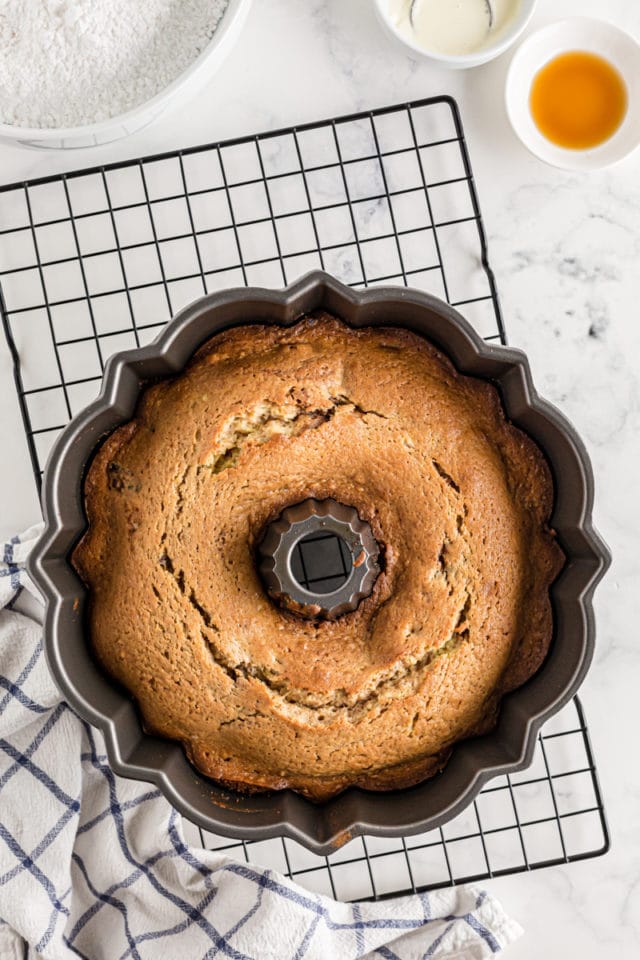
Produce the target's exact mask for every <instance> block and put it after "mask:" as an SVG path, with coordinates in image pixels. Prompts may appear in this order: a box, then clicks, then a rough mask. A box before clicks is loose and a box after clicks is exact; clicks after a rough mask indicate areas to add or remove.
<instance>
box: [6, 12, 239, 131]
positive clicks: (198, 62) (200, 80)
mask: <svg viewBox="0 0 640 960" xmlns="http://www.w3.org/2000/svg"><path fill="white" fill-rule="evenodd" d="M250 5H251V0H229V5H228V7H227V9H226V10H225V12H224V15H223V17H222V20H221V21H220V23H219V24H218V27H217V29H216V32H215V33H214V35H213V37H212V38H211V41H210V43H209V44H208V45H207V46H206V47H205V49H204V50H203V51H202V53H201V54H200V55H199V56H198V57H197V58H196V59H195V60H194V61H193V63H192V64H191V66H190V67H188V69H187V70H185V71H184V73H181V74H180V76H178V77H176V79H175V80H174V81H173V82H172V83H170V84H169V86H168V87H166V88H165V89H164V90H161V91H160V92H159V93H157V94H156V96H155V97H152V99H151V100H147V101H146V102H145V103H141V104H140V105H139V106H137V107H134V108H133V109H132V110H128V111H127V112H126V113H121V114H120V115H119V116H116V117H110V118H109V119H108V120H103V121H101V122H100V123H90V124H86V125H84V126H81V127H64V128H63V127H58V128H52V127H50V128H44V129H40V128H38V127H33V128H31V127H16V126H13V125H12V124H9V123H0V140H9V141H11V142H13V143H19V144H22V145H23V146H26V147H51V148H56V149H69V148H71V149H77V148H79V147H95V146H98V145H99V144H101V143H110V142H111V141H112V140H119V139H120V138H121V137H126V136H128V135H129V134H130V133H135V131H136V130H141V129H142V128H143V127H146V126H147V125H148V124H149V123H151V122H152V120H155V119H156V117H157V116H159V114H161V113H162V111H163V110H165V109H166V107H168V106H169V104H170V103H173V102H174V101H175V100H176V99H178V97H182V98H184V99H186V98H187V97H189V96H190V95H191V94H193V93H194V92H196V91H197V90H198V89H200V87H202V86H203V84H204V83H206V81H207V80H209V79H210V78H211V77H212V76H213V74H214V72H215V71H216V70H217V69H218V67H219V66H220V64H221V63H222V61H223V60H224V58H225V57H226V55H227V53H228V52H229V51H230V50H231V47H232V46H233V44H234V42H235V40H236V38H237V36H238V34H239V33H240V29H241V27H242V25H243V24H244V22H245V20H246V17H247V14H248V12H249V7H250Z"/></svg>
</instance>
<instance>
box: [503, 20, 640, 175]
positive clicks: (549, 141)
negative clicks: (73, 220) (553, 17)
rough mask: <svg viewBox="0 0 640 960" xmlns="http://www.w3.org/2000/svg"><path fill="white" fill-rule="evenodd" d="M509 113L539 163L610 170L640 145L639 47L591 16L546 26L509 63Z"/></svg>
mask: <svg viewBox="0 0 640 960" xmlns="http://www.w3.org/2000/svg"><path fill="white" fill-rule="evenodd" d="M576 54H577V55H585V56H582V58H580V57H576V56H575V55H576ZM602 61H604V64H603V63H602ZM572 64H573V66H572ZM572 70H574V75H573V76H571V71H572ZM506 107H507V114H508V116H509V120H510V121H511V125H512V127H513V129H514V130H515V132H516V134H517V135H518V137H519V138H520V140H521V141H522V143H523V144H524V145H525V147H527V149H528V150H530V151H531V153H533V154H534V155H535V156H536V157H539V159H541V160H544V161H545V162H546V163H549V164H552V165H553V166H556V167H562V168H564V169H566V170H584V171H587V170H598V169H601V168H603V167H608V166H610V165H611V164H613V163H616V162H617V161H619V160H622V159H623V157H626V156H627V155H628V154H630V153H631V152H632V151H633V150H635V148H636V147H637V146H638V145H639V144H640V45H639V44H638V42H637V41H636V40H635V39H634V38H633V37H632V36H630V35H629V34H628V33H625V32H624V30H621V29H620V28H619V27H616V26H614V25H613V24H611V23H607V22H606V21H604V20H594V19H591V18H589V17H572V18H570V19H568V20H561V21H559V22H558V23H552V24H550V25H549V26H547V27H543V28H542V29H541V30H538V31H537V32H536V33H534V34H532V35H531V36H530V37H528V38H527V40H525V41H524V43H523V44H522V45H521V46H520V48H519V49H518V50H517V52H516V53H515V55H514V57H513V59H512V61H511V65H510V67H509V72H508V75H507V84H506Z"/></svg>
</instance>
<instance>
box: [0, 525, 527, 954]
mask: <svg viewBox="0 0 640 960" xmlns="http://www.w3.org/2000/svg"><path fill="white" fill-rule="evenodd" d="M38 532H39V530H38V528H33V529H32V530H29V531H28V532H27V533H26V534H25V535H24V536H23V537H14V539H13V540H12V541H11V542H10V543H7V544H5V546H4V551H3V554H2V559H1V560H0V920H1V921H4V925H3V924H2V923H0V957H1V958H5V957H14V956H15V957H18V956H19V954H18V952H17V949H16V947H15V942H16V938H15V936H14V932H17V933H18V934H19V935H20V936H21V937H23V938H24V940H25V941H27V943H28V944H29V945H30V949H31V950H33V951H35V953H37V955H38V956H41V957H44V958H50V960H64V958H70V957H84V958H88V960H128V958H131V960H147V958H149V960H150V958H153V960H173V958H176V960H178V958H180V960H182V958H184V957H189V958H190V960H195V958H202V960H209V958H213V957H227V958H231V960H302V958H304V960H329V958H331V960H355V958H368V960H372V958H374V957H375V958H378V957H381V958H386V960H418V958H419V960H424V958H427V957H429V958H434V960H435V958H442V957H447V958H456V960H479V958H483V957H490V956H493V954H496V953H499V952H500V951H501V950H502V948H503V947H505V946H506V945H507V944H509V943H510V942H511V941H513V940H514V939H515V938H516V937H518V936H519V935H520V933H521V930H520V928H519V926H518V925H517V924H516V923H515V922H514V921H513V920H511V919H509V918H508V917H507V916H506V915H505V913H504V912H503V910H502V908H501V906H500V905H499V904H498V903H497V902H496V901H495V900H493V899H492V898H491V897H490V896H488V895H487V894H485V893H483V892H479V891H477V890H475V889H473V888H471V887H464V888H458V889H447V890H441V891H437V892H431V893H424V894H420V895H416V896H410V897H403V898H397V899H395V900H386V901H384V902H381V903H367V902H363V903H350V904H345V903H338V902H336V901H334V900H331V899H329V898H328V897H322V896H319V895H317V894H315V893H308V892H307V891H305V890H303V889H302V888H301V887H299V886H297V885H296V884H295V883H293V882H292V881H290V880H288V879H287V878H285V877H283V876H281V875H279V874H278V873H275V872H274V871H272V870H267V869H263V868H260V867H255V866H253V865H250V864H245V863H238V862H236V861H234V860H231V859H229V858H228V857H224V856H221V855H220V854H218V853H216V852H212V851H208V850H203V849H198V848H195V847H189V846H187V845H186V844H185V842H184V838H183V834H182V827H181V818H180V816H179V815H178V814H177V813H176V812H175V810H173V809H172V808H171V807H170V806H169V804H168V803H167V801H166V800H165V799H164V798H163V797H162V796H161V795H160V793H159V792H158V791H157V790H155V789H153V788H152V787H150V786H149V785H148V784H143V783H137V782H134V781H131V780H124V779H121V778H120V777H117V776H116V775H115V774H114V773H113V771H112V770H111V769H110V767H109V763H108V760H107V757H106V754H105V747H104V741H103V739H102V736H101V735H100V733H98V732H97V731H96V730H94V729H92V728H91V727H90V726H89V725H88V724H87V723H85V722H84V721H83V720H80V719H79V718H78V717H77V716H76V714H75V713H73V711H72V710H71V709H70V708H69V707H67V706H66V704H65V703H63V702H62V700H61V696H60V694H59V692H58V690H57V689H56V687H55V686H54V684H53V681H52V679H51V677H50V674H49V671H48V670H47V667H46V663H45V660H44V657H43V651H42V635H41V633H42V632H41V628H40V626H39V625H38V624H37V623H36V622H35V621H34V620H31V619H29V618H28V617H26V616H24V615H23V614H21V613H18V612H16V611H15V610H12V609H11V606H12V605H13V603H14V602H15V599H16V596H17V594H18V593H19V591H20V590H21V588H22V587H23V586H26V587H27V589H29V590H31V591H32V590H33V587H32V585H31V584H30V583H29V582H28V578H27V576H26V573H25V570H24V563H25V560H26V557H27V556H28V552H29V549H30V546H31V544H32V542H33V541H34V539H35V537H36V536H37V534H38ZM1 550H2V547H1V546H0V551H1ZM29 956H30V957H31V956H33V953H31V952H29Z"/></svg>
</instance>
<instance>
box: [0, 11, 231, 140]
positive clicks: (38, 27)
mask: <svg viewBox="0 0 640 960" xmlns="http://www.w3.org/2000/svg"><path fill="white" fill-rule="evenodd" d="M227 4H228V0H0V122H3V123H9V124H14V125H16V126H21V127H38V128H46V127H74V126H79V125H81V124H85V123H94V122H96V121H100V120H107V119H109V118H111V117H114V116H116V115H117V114H120V113H124V112H125V111H126V110H130V109H132V108H133V107H136V106H138V105H139V104H141V103H144V102H145V101H146V100H149V99H150V98H151V97H153V96H155V94H157V93H159V92H160V91H161V90H163V89H164V88H165V87H167V86H168V85H169V84H170V83H171V82H172V81H173V80H175V79H176V77H178V76H179V75H180V74H181V73H182V72H183V71H184V70H185V69H186V68H187V67H188V66H190V64H192V63H193V61H194V60H195V58H196V57H197V56H198V54H199V53H200V52H201V51H202V50H204V48H205V47H206V46H207V44H208V43H209V41H210V40H211V37H212V36H213V34H214V33H215V31H216V28H217V26H218V24H219V22H220V19H221V18H222V16H223V14H224V12H225V10H226V7H227Z"/></svg>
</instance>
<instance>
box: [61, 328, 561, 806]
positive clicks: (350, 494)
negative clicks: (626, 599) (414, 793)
mask: <svg viewBox="0 0 640 960" xmlns="http://www.w3.org/2000/svg"><path fill="white" fill-rule="evenodd" d="M84 490H85V501H86V512H87V520H88V527H87V531H86V533H85V535H84V537H83V539H82V540H81V542H80V543H79V545H78V546H77V547H76V549H75V552H74V554H73V563H74V565H75V567H76V569H77V570H78V572H79V573H80V575H81V577H82V578H83V580H84V581H85V583H86V584H87V586H88V588H89V600H90V602H89V612H88V628H89V634H90V642H91V644H92V647H93V650H94V651H95V654H96V656H97V658H98V659H99V661H100V663H101V664H102V665H103V666H104V668H105V670H106V671H108V673H109V674H110V675H111V676H113V677H114V678H116V680H118V681H119V682H120V683H121V684H123V685H124V686H125V687H126V688H127V689H128V690H129V691H130V693H131V694H132V696H133V697H134V698H135V699H136V701H137V702H138V704H139V707H140V711H141V714H142V718H143V723H144V726H145V729H146V730H148V731H150V732H153V733H155V734H159V735H161V736H164V737H170V738H175V739H177V740H180V741H182V743H183V744H184V746H185V749H186V751H187V754H188V756H189V758H190V759H191V761H192V763H193V764H194V765H195V766H196V767H197V768H198V770H200V771H201V772H202V773H204V774H206V775H208V776H209V777H212V778H214V779H215V780H216V781H219V782H221V783H223V784H225V785H228V786H231V787H233V788H236V789H238V790H244V791H253V790H261V789H276V790H279V789H283V788H287V787H288V788H291V789H292V790H295V791H298V792H299V793H302V794H304V795H305V796H307V797H310V798H312V799H314V800H324V799H327V798H329V797H331V796H332V795H334V794H336V793H338V792H339V791H341V790H343V789H345V788H346V787H348V786H351V785H358V786H360V787H363V788H366V789H371V790H388V789H392V788H398V787H404V786H408V785H411V784H415V783H417V782H419V781H421V780H424V779H425V778H427V777H429V776H431V775H433V774H434V773H436V772H437V771H438V770H440V769H441V768H442V767H443V765H444V764H445V763H446V760H447V758H448V756H449V754H450V752H451V749H452V746H453V745H454V744H455V743H456V742H457V741H459V740H460V739H462V738H464V737H468V736H470V735H474V734H478V733H482V732H484V731H487V730H488V729H490V728H491V727H492V725H494V724H495V722H496V718H497V711H498V707H499V702H500V698H501V697H502V696H503V695H504V694H505V693H506V692H508V691H509V690H512V689H514V688H515V687H518V686H520V685H521V684H522V683H524V682H525V681H526V680H527V679H528V678H529V677H531V676H532V674H534V673H535V671H536V670H537V669H538V667H539V666H540V665H541V663H542V661H543V659H544V657H545V654H546V652H547V650H548V647H549V644H550V641H551V636H552V614H551V605H550V599H549V587H550V584H551V583H552V581H553V580H554V578H555V577H556V575H557V573H558V571H559V569H560V567H561V565H562V562H563V555H562V552H561V550H560V548H559V547H558V545H557V543H556V540H555V538H554V534H553V531H552V530H550V528H549V518H550V514H551V509H552V500H553V484H552V479H551V475H550V472H549V469H548V466H547V464H546V461H545V459H544V457H543V455H542V453H541V452H540V450H539V449H538V447H537V446H536V445H535V444H534V442H533V441H532V440H531V439H530V438H529V437H528V436H526V435H525V434H524V433H523V432H521V431H520V430H519V429H517V428H515V427H514V426H513V425H511V424H510V423H509V422H508V421H507V419H506V418H505V414H504V411H503V408H502V405H501V402H500V398H499V394H498V392H497V389H496V388H495V387H494V386H493V385H491V384H490V383H488V382H485V381H482V380H479V379H476V378H473V377H469V376H465V375H462V374H461V373H459V372H458V371H457V370H456V369H455V368H454V366H453V365H452V363H451V362H450V361H449V359H448V358H447V357H445V356H444V355H443V354H442V353H441V352H440V351H439V350H437V349H436V348H435V347H434V346H432V345H431V344H430V343H428V342H427V341H426V340H424V339H422V338H421V337H418V336H417V335H415V334H413V333H410V332H408V331H405V330H400V329H394V328H381V327H378V328H365V329H359V330H354V329H351V328H350V327H348V326H347V325H346V324H345V323H343V322H342V321H341V320H339V319H337V318H335V317H331V316H328V315H326V314H320V313H318V314H315V315H311V316H308V317H305V318H303V319H302V320H300V321H299V322H298V323H296V324H295V326H292V327H289V328H283V327H278V326H263V325H247V326H243V327H238V328H235V329H232V330H229V331H227V332H224V333H222V334H218V335H216V336H214V337H213V338H212V339H211V340H210V341H209V342H208V343H206V344H205V345H204V346H203V347H202V348H201V349H200V350H199V351H198V353H197V354H196V356H195V357H194V359H193V360H192V361H191V363H190V365H189V366H188V367H187V369H186V370H185V371H184V373H182V374H181V375H179V376H177V377H175V378H174V379H170V380H164V381H162V382H160V383H156V384H155V385H152V386H149V387H147V388H146V389H145V391H144V392H143V395H142V398H141V400H140V402H139V405H138V408H137V410H136V414H135V417H134V419H133V420H131V422H129V423H127V424H125V425H123V426H121V427H119V428H118V429H117V430H116V431H115V432H114V433H112V434H111V436H109V437H108V439H107V440H106V441H105V442H104V443H103V444H102V446H101V447H100V449H99V450H98V452H97V455H96V456H95V458H94V460H93V462H92V463H91V465H90V467H89V469H88V472H87V475H86V478H85V481H84ZM308 498H316V499H317V500H320V501H322V500H324V499H326V498H332V499H333V500H335V501H338V503H340V504H345V505H347V506H349V507H353V508H355V510H357V513H358V515H359V517H360V518H361V519H362V520H363V521H365V522H366V523H368V524H369V526H370V529H371V531H372V532H373V535H374V537H375V539H376V541H377V543H378V546H379V558H378V563H379V574H378V576H377V579H376V580H375V584H374V586H373V589H372V591H371V593H370V595H369V596H368V597H367V598H366V599H364V600H362V601H361V602H360V604H359V606H358V607H357V609H355V610H353V611H350V612H347V613H345V614H344V615H342V616H339V617H338V618H337V619H335V620H323V619H320V618H318V617H313V616H309V615H308V611H307V612H306V615H304V616H302V615H300V613H299V612H298V611H296V609H295V608H294V607H291V608H290V607H288V606H287V605H286V604H279V603H277V602H274V600H273V599H272V598H271V597H270V596H269V595H268V594H267V591H266V590H265V587H264V585H263V583H262V581H261V578H260V574H259V572H258V563H257V557H256V553H257V548H258V545H259V543H260V541H261V539H262V537H263V536H264V532H265V530H267V529H268V527H269V524H270V523H272V522H273V521H274V520H275V519H277V518H278V517H279V516H280V515H281V514H282V511H283V510H285V508H287V507H288V506H291V505H293V504H298V503H301V502H303V501H305V500H307V499H308Z"/></svg>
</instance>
